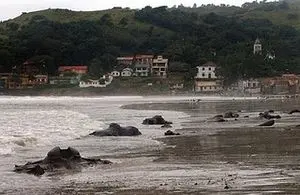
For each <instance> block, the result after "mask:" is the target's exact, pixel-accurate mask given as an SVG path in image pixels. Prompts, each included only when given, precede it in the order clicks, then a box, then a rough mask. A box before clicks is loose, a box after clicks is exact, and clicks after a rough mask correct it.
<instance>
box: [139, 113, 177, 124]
mask: <svg viewBox="0 0 300 195" xmlns="http://www.w3.org/2000/svg"><path fill="white" fill-rule="evenodd" d="M143 124H144V125H164V124H173V123H172V122H169V121H166V120H165V119H164V118H163V117H162V116H161V115H156V116H154V117H152V118H146V119H145V120H144V121H143Z"/></svg>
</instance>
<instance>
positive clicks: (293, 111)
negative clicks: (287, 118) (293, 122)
mask: <svg viewBox="0 0 300 195" xmlns="http://www.w3.org/2000/svg"><path fill="white" fill-rule="evenodd" d="M297 112H300V110H298V109H295V110H292V111H290V112H289V114H294V113H297Z"/></svg>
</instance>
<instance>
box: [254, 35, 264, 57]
mask: <svg viewBox="0 0 300 195" xmlns="http://www.w3.org/2000/svg"><path fill="white" fill-rule="evenodd" d="M253 54H262V44H261V42H260V40H259V38H256V40H255V42H254V45H253Z"/></svg>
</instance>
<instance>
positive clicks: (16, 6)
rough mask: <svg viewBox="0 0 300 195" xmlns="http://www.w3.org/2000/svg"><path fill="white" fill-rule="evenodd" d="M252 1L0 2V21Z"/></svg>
mask: <svg viewBox="0 0 300 195" xmlns="http://www.w3.org/2000/svg"><path fill="white" fill-rule="evenodd" d="M249 1H253V0H0V21H4V20H8V19H12V18H15V17H17V16H19V15H21V14H22V12H31V11H37V10H42V9H48V8H63V9H71V10H76V11H92V10H103V9H109V8H112V7H115V6H121V7H130V8H143V7H145V6H147V5H150V6H152V7H157V6H162V5H167V6H169V7H171V6H173V5H180V4H183V5H184V6H193V4H194V3H196V4H197V5H198V6H200V5H202V4H209V3H213V4H216V5H219V4H221V3H223V4H230V5H239V6H240V5H242V4H243V3H245V2H249Z"/></svg>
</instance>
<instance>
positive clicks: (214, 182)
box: [125, 99, 300, 194]
mask: <svg viewBox="0 0 300 195" xmlns="http://www.w3.org/2000/svg"><path fill="white" fill-rule="evenodd" d="M298 107H300V104H299V101H298V100H295V99H290V100H267V101H265V100H264V101H261V100H254V101H253V100H252V101H226V102H203V103H201V102H200V103H166V104H159V103H154V104H144V105H128V106H125V108H131V109H132V108H135V109H153V110H161V109H170V110H176V111H184V112H186V113H188V114H190V116H191V117H190V118H189V120H188V121H186V122H185V124H184V126H185V128H183V129H179V130H176V131H177V132H179V133H181V134H182V135H181V136H173V137H168V138H164V139H160V141H163V142H164V143H165V144H166V145H167V147H166V148H165V149H163V150H162V151H159V152H157V154H156V155H157V159H155V160H154V163H158V164H164V165H167V166H166V167H167V168H166V167H165V168H164V169H162V170H161V176H162V177H165V184H162V185H163V186H160V187H157V188H156V189H157V190H159V189H164V190H165V192H164V194H173V193H177V191H179V192H178V193H179V194H180V193H181V194H215V193H221V194H223V193H224V194H228V193H230V194H250V193H258V194H261V193H271V194H272V193H276V194H299V192H300V184H299V179H300V166H299V160H300V157H299V154H300V127H299V128H296V127H295V126H296V125H297V124H300V121H299V118H300V115H297V114H296V115H289V114H287V112H288V111H289V110H292V109H295V108H298ZM269 109H273V110H275V113H274V114H280V115H281V116H282V119H278V120H277V121H276V124H275V125H274V126H273V127H258V124H260V123H262V122H264V121H265V120H262V119H259V118H258V117H257V116H258V113H259V112H263V111H266V110H269ZM237 110H240V111H241V112H240V113H239V114H240V118H239V119H238V120H237V121H235V120H230V121H229V122H227V123H215V122H208V121H207V119H208V118H210V117H212V116H214V115H216V114H223V113H225V112H226V111H237ZM244 116H250V118H243V117H244ZM158 167H159V166H158ZM158 169H159V168H158ZM172 169H174V172H176V171H177V172H178V174H174V175H173V176H174V177H171V176H170V177H168V176H166V175H168V173H170V172H172ZM179 172H182V174H180V173H179ZM164 185H166V186H167V187H165V186H164ZM227 188H228V189H227ZM157 193H159V191H157ZM129 194H130V193H129ZM138 194H139V193H138ZM141 194H143V193H141ZM154 194H155V193H154Z"/></svg>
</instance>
